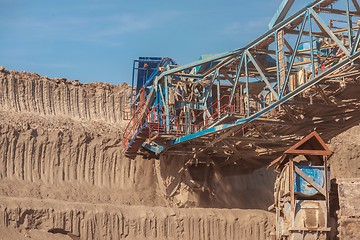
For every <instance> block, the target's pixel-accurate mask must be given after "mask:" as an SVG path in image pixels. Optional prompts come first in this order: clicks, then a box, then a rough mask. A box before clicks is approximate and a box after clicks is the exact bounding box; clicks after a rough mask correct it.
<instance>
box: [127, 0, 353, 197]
mask: <svg viewBox="0 0 360 240" xmlns="http://www.w3.org/2000/svg"><path fill="white" fill-rule="evenodd" d="M292 2H294V1H289V0H288V1H286V0H284V1H283V2H282V4H281V6H280V7H279V10H278V11H277V13H276V14H275V16H274V18H273V19H272V21H271V23H270V24H269V27H270V29H269V30H268V31H267V32H266V33H264V34H263V35H261V36H260V37H258V38H257V39H255V40H254V41H252V42H251V43H249V44H248V45H246V46H245V47H243V48H239V49H235V50H233V51H230V52H227V53H221V54H214V55H204V56H202V57H201V58H200V60H198V61H195V62H193V63H190V64H186V65H183V66H179V65H177V64H176V62H175V61H174V60H172V59H170V58H154V59H150V58H140V59H139V60H137V61H136V62H137V67H136V68H134V69H135V70H134V78H133V87H134V93H133V94H132V97H131V112H132V119H131V120H130V122H129V125H128V127H127V128H126V129H125V131H124V135H123V140H124V141H123V144H124V152H125V155H126V156H128V157H130V158H134V157H136V156H137V155H144V156H146V157H149V158H152V157H156V158H159V159H160V160H161V161H160V164H163V167H162V168H161V169H162V170H161V171H162V172H161V176H162V177H165V178H166V177H167V178H168V176H167V175H169V174H170V175H171V174H173V175H174V176H173V178H171V179H173V180H168V183H167V184H165V190H166V194H167V195H169V196H170V195H173V194H174V192H175V191H176V189H177V188H178V187H179V182H180V180H179V178H182V179H183V178H185V175H186V174H187V177H188V178H191V181H190V182H191V183H193V186H191V188H193V189H201V190H202V191H206V190H208V184H207V183H206V182H207V181H208V180H207V178H208V175H209V174H208V173H209V172H210V171H213V170H214V169H216V170H218V171H222V170H226V172H227V173H228V174H229V173H234V174H239V173H249V172H252V171H253V170H254V169H257V168H260V167H263V166H266V165H267V164H268V163H269V162H270V161H271V160H273V159H274V158H276V157H278V156H280V155H281V153H282V152H283V151H284V150H286V149H287V148H288V147H289V146H291V145H293V144H294V143H295V142H297V141H298V140H300V139H301V138H303V137H304V136H306V135H308V134H309V133H310V132H311V131H313V130H316V131H317V132H318V133H319V134H320V135H321V137H322V138H323V139H324V140H325V141H327V140H329V139H331V138H332V137H334V136H336V135H337V134H339V133H341V132H343V131H345V130H346V129H348V128H350V127H351V126H353V125H355V124H357V123H358V122H359V120H360V112H359V104H360V97H359V84H360V81H359V78H360V65H359V64H360V60H359V58H360V49H359V40H360V31H359V28H360V26H359V24H360V22H359V20H360V7H359V4H358V2H357V1H356V0H353V1H350V0H338V1H335V0H317V1H313V2H311V3H310V4H308V5H306V6H305V7H303V8H302V9H300V10H299V11H297V12H295V13H294V14H292V15H291V14H289V13H290V12H291V11H292V8H291V6H292ZM144 76H145V77H144ZM174 159H175V160H174ZM173 161H176V163H174V162H173ZM162 162H163V163H162ZM168 166H173V168H172V170H171V171H172V172H173V173H170V171H169V167H168ZM174 168H176V169H175V170H174ZM163 171H168V172H165V173H164V172H163ZM168 179H170V178H168Z"/></svg>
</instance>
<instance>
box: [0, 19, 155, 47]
mask: <svg viewBox="0 0 360 240" xmlns="http://www.w3.org/2000/svg"><path fill="white" fill-rule="evenodd" d="M4 27H6V28H8V29H11V31H13V32H14V31H15V32H17V33H21V34H22V35H23V36H29V35H30V36H31V37H33V38H35V39H43V40H44V39H52V40H61V41H77V42H79V41H80V42H89V43H98V44H107V45H111V46H116V45H119V44H122V43H121V40H120V37H121V36H122V35H124V34H131V33H136V32H138V31H145V30H148V29H150V28H151V22H150V21H149V20H148V19H141V18H139V17H134V16H133V15H131V14H121V15H112V16H104V17H91V16H89V17H87V16H86V17H82V16H75V17H73V16H63V17H53V18H49V19H46V20H45V19H39V18H36V17H30V18H25V17H19V18H16V19H13V20H12V21H1V18H0V28H4Z"/></svg>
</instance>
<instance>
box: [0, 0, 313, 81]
mask: <svg viewBox="0 0 360 240" xmlns="http://www.w3.org/2000/svg"><path fill="white" fill-rule="evenodd" d="M280 2H281V0H252V1H249V0H222V1H220V0H218V1H214V0H198V1H190V0H183V1H163V0H155V1H144V0H137V1H125V0H117V1H115V0H102V1H100V0H76V1H70V0H61V1H60V0H57V1H56V0H51V1H50V0H43V1H40V0H31V1H30V0H0V34H1V35H0V65H2V66H5V67H6V68H8V69H14V70H18V71H29V72H37V73H39V74H41V75H45V76H49V77H66V78H69V79H71V80H74V79H78V80H80V81H81V82H82V83H87V82H94V81H101V82H108V83H112V84H119V83H121V82H128V83H129V82H130V80H131V72H132V61H133V60H134V59H136V58H138V57H139V56H168V57H172V58H174V59H175V60H176V61H177V62H178V63H179V64H186V63H189V62H192V61H195V60H197V59H198V58H199V56H200V55H201V54H207V53H219V52H224V51H230V50H233V49H236V48H240V47H242V46H244V45H245V44H247V43H248V42H250V41H251V40H253V39H254V38H256V37H257V36H259V35H261V34H262V33H263V32H265V31H266V30H267V24H268V22H269V20H270V19H271V17H272V16H273V14H274V13H275V11H276V9H277V7H278V5H279V4H280ZM307 2H309V1H306V3H307Z"/></svg>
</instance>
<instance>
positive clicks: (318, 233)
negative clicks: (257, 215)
mask: <svg viewBox="0 0 360 240" xmlns="http://www.w3.org/2000/svg"><path fill="white" fill-rule="evenodd" d="M330 155H331V151H330V150H329V149H328V147H327V146H326V144H325V143H324V141H323V140H322V139H321V137H320V136H319V135H318V133H317V132H312V133H310V134H309V135H308V136H306V137H305V138H304V139H302V140H301V141H299V142H298V143H296V144H295V145H294V146H292V147H290V148H289V149H288V150H286V151H285V152H284V154H283V155H282V156H280V157H279V158H277V159H276V160H275V161H273V162H272V163H271V164H270V166H275V169H276V170H277V171H278V172H279V174H278V177H277V179H276V181H275V191H274V200H275V203H274V205H273V208H274V209H275V213H276V239H279V240H281V239H289V240H304V239H310V240H311V239H329V236H330V235H329V232H330V230H331V228H330V224H329V213H330V204H329V192H330V169H329V167H328V162H327V159H328V157H329V156H330Z"/></svg>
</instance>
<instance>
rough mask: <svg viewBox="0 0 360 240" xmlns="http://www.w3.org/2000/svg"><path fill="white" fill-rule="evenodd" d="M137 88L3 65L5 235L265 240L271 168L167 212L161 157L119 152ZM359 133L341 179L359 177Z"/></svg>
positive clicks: (343, 145) (335, 161) (349, 142)
mask: <svg viewBox="0 0 360 240" xmlns="http://www.w3.org/2000/svg"><path fill="white" fill-rule="evenodd" d="M129 90H130V88H129V86H127V85H126V84H121V85H119V86H113V85H109V84H104V83H92V84H80V83H78V82H77V81H69V80H66V79H49V78H47V77H42V76H39V75H37V74H32V73H25V72H16V71H8V70H5V69H2V68H1V70H0V214H1V215H2V217H1V218H0V238H3V239H11V238H13V239H28V238H30V237H31V238H33V239H49V238H51V239H120V238H125V239H145V238H146V239H267V238H268V237H269V235H270V232H271V231H273V225H274V216H273V214H271V213H269V212H267V211H265V209H266V208H267V207H268V206H269V205H271V204H272V201H273V199H272V196H273V189H272V188H273V180H274V173H272V172H271V171H267V170H265V169H260V170H257V171H256V172H255V173H254V174H251V175H242V176H231V177H226V176H223V177H222V178H220V179H215V181H216V182H215V183H214V189H215V193H216V194H217V195H216V196H215V197H214V201H213V202H206V203H205V202H204V203H202V202H200V203H199V206H200V207H203V208H196V209H176V208H169V207H166V200H165V199H164V197H163V196H162V194H161V192H160V191H159V188H158V183H157V178H156V174H155V170H154V161H155V160H145V159H142V158H141V157H138V158H136V159H135V160H130V159H127V158H125V157H124V156H123V154H122V152H121V151H122V145H121V134H122V129H123V128H124V127H125V125H126V121H124V120H123V114H124V113H123V111H124V109H125V106H126V104H127V100H128V97H129V96H128V94H129ZM359 129H360V127H354V128H353V129H350V130H349V131H347V132H346V133H343V134H341V135H340V136H339V137H338V138H336V139H334V140H333V141H332V143H331V147H332V148H333V149H335V150H336V154H334V156H333V157H332V159H331V164H332V166H336V167H334V171H333V177H336V176H337V175H342V176H343V175H344V174H345V175H348V176H349V177H354V176H355V177H356V176H359V171H360V164H359V161H358V160H359V157H360V156H359V152H360V151H358V150H359V140H360V139H359V136H360V132H359V131H360V130H359ZM349 150H350V151H349ZM349 159H350V160H349ZM350 166H351V167H350ZM349 167H350V169H351V171H348V169H349ZM215 207H216V208H215ZM229 208H233V209H229ZM234 208H236V209H234Z"/></svg>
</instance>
